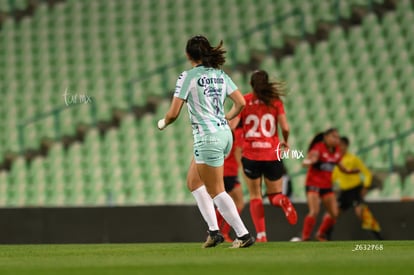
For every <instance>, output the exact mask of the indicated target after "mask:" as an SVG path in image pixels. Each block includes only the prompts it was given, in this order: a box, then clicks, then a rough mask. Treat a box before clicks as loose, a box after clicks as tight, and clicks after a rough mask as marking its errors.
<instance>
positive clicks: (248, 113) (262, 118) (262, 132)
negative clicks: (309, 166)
mask: <svg viewBox="0 0 414 275" xmlns="http://www.w3.org/2000/svg"><path fill="white" fill-rule="evenodd" d="M250 85H251V86H252V88H253V92H252V93H249V94H247V95H245V96H244V98H245V100H246V108H245V109H243V111H242V112H241V114H240V120H241V123H242V124H243V133H244V142H243V150H242V151H243V152H242V154H243V157H242V163H243V171H244V174H245V176H246V181H247V186H248V189H249V194H250V214H251V217H252V220H253V223H254V225H255V228H256V233H257V239H256V240H257V241H258V242H267V236H266V225H265V216H264V207H263V201H262V177H264V182H265V184H266V190H267V196H268V198H269V201H270V203H271V204H272V205H274V206H277V207H281V208H282V209H283V211H284V212H285V215H286V218H287V220H288V222H289V223H290V224H296V222H297V214H296V210H295V208H294V207H293V205H292V203H291V202H290V200H289V198H288V197H286V196H285V195H283V194H282V189H283V186H282V184H283V182H282V175H283V168H282V163H281V160H279V159H278V158H277V153H276V150H278V148H283V147H284V148H286V149H287V148H288V143H287V142H288V137H289V125H288V122H287V119H286V115H285V110H284V108H283V102H282V100H281V99H280V97H281V96H282V95H284V90H283V85H282V83H278V82H270V81H269V76H268V74H267V72H266V71H256V72H254V73H253V74H252V76H251V79H250ZM278 124H279V125H280V127H281V129H282V136H283V140H279V138H278V135H277V125H278Z"/></svg>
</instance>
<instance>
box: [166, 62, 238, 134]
mask: <svg viewBox="0 0 414 275" xmlns="http://www.w3.org/2000/svg"><path fill="white" fill-rule="evenodd" d="M235 90H237V86H236V85H235V84H234V82H233V81H232V80H231V79H230V77H229V76H228V75H227V74H226V73H225V72H223V71H222V70H219V69H214V68H206V67H204V66H197V67H194V68H192V69H191V70H188V71H185V72H183V73H182V74H181V75H180V76H179V77H178V80H177V84H176V87H175V92H174V96H175V97H178V98H181V99H184V100H185V101H186V102H187V106H188V113H189V115H190V121H191V125H192V127H193V135H199V136H204V135H206V134H209V133H216V132H218V131H221V130H223V129H228V128H229V126H228V125H227V120H226V119H225V117H224V101H225V99H226V97H227V96H228V95H230V94H231V93H233V92H234V91H235Z"/></svg>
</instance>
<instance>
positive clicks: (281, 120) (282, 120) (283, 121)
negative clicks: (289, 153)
mask: <svg viewBox="0 0 414 275" xmlns="http://www.w3.org/2000/svg"><path fill="white" fill-rule="evenodd" d="M277 122H278V124H279V126H280V129H281V130H282V137H283V141H281V142H280V145H281V146H284V147H285V149H288V148H289V145H288V138H289V123H288V122H287V118H286V115H285V114H280V115H278V116H277Z"/></svg>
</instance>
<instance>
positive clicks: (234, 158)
mask: <svg viewBox="0 0 414 275" xmlns="http://www.w3.org/2000/svg"><path fill="white" fill-rule="evenodd" d="M233 121H234V120H233ZM230 126H231V128H234V127H232V125H231V122H230ZM242 135H243V129H242V128H241V127H239V125H238V126H237V127H236V128H235V129H234V130H233V137H234V139H233V147H232V148H231V151H230V154H229V155H228V156H227V158H226V159H225V160H224V188H225V190H226V192H227V193H229V195H230V197H232V199H233V201H234V203H235V204H236V207H237V210H238V211H239V213H241V211H242V210H243V208H244V199H243V189H242V186H241V184H240V180H239V177H238V175H239V167H241V145H242V141H243V137H242ZM216 215H217V222H218V225H219V228H220V231H221V233H222V234H223V237H224V240H225V241H226V242H231V241H232V239H231V237H230V230H231V227H230V225H229V224H228V223H227V222H226V221H225V220H224V219H223V217H222V216H221V214H220V212H219V211H217V210H216Z"/></svg>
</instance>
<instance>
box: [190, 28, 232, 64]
mask: <svg viewBox="0 0 414 275" xmlns="http://www.w3.org/2000/svg"><path fill="white" fill-rule="evenodd" d="M186 51H187V53H188V55H189V56H190V58H191V59H192V60H194V61H201V63H202V64H203V66H205V67H210V68H215V69H218V68H220V66H222V65H223V64H224V62H226V58H225V56H224V54H225V53H226V51H225V50H224V48H223V40H221V41H220V43H219V44H218V46H216V47H212V46H211V45H210V42H209V41H208V40H207V38H206V37H204V36H202V35H197V36H194V37H192V38H190V39H189V40H188V41H187V46H186Z"/></svg>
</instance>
